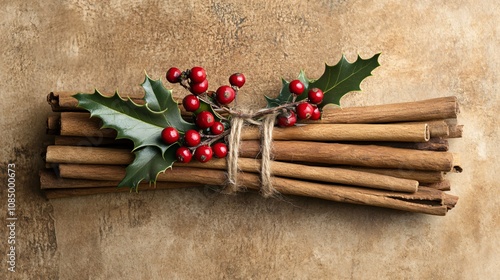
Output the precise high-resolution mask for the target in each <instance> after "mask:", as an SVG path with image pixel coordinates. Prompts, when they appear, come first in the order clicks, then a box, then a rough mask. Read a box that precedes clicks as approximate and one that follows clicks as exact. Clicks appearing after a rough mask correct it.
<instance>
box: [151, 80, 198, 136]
mask: <svg viewBox="0 0 500 280" xmlns="http://www.w3.org/2000/svg"><path fill="white" fill-rule="evenodd" d="M141 86H142V88H143V89H144V92H145V94H144V101H146V105H147V106H148V108H149V109H151V110H153V111H155V112H163V115H164V116H165V119H166V120H167V122H168V123H169V126H173V127H175V128H177V130H179V131H180V132H181V133H182V132H185V131H187V130H189V129H194V128H195V126H194V124H192V123H189V122H186V121H185V120H184V119H183V118H182V115H181V111H180V109H179V106H178V104H177V102H176V101H175V100H174V98H173V97H172V90H168V89H166V88H165V86H164V85H163V83H162V82H161V80H152V79H151V78H150V77H149V76H148V75H147V74H146V78H145V79H144V82H143V83H142V84H141Z"/></svg>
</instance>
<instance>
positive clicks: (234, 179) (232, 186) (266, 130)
mask: <svg viewBox="0 0 500 280" xmlns="http://www.w3.org/2000/svg"><path fill="white" fill-rule="evenodd" d="M251 115H252V113H249V114H242V115H241V116H238V115H234V116H233V118H232V119H231V132H230V134H229V137H228V142H229V153H228V156H227V174H228V182H227V187H226V193H230V194H232V193H236V192H238V191H239V190H240V188H241V186H240V185H239V184H238V158H239V150H240V142H241V137H240V136H241V130H242V128H243V126H244V124H245V123H250V124H253V125H257V126H259V127H260V134H261V145H260V149H261V155H262V158H261V166H260V176H261V194H262V196H264V197H269V196H273V195H274V194H275V193H276V190H275V189H274V188H273V186H272V181H271V176H272V174H271V160H272V141H273V139H272V137H273V128H274V120H275V119H276V114H269V115H266V116H265V117H264V119H263V121H262V122H259V121H256V120H254V119H252V118H250V117H248V116H251Z"/></svg>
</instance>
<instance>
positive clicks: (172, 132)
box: [161, 126, 179, 145]
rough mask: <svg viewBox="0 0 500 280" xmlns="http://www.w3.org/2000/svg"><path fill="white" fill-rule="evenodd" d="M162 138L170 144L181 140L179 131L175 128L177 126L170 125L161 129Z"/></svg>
mask: <svg viewBox="0 0 500 280" xmlns="http://www.w3.org/2000/svg"><path fill="white" fill-rule="evenodd" d="M161 139H163V142H165V143H167V144H168V145H170V144H173V143H175V142H177V140H179V131H177V129H175V127H172V126H169V127H165V128H164V129H163V130H162V131H161Z"/></svg>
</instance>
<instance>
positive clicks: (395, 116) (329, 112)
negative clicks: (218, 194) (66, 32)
mask: <svg viewBox="0 0 500 280" xmlns="http://www.w3.org/2000/svg"><path fill="white" fill-rule="evenodd" d="M73 94H74V93H73V92H60V93H50V94H49V95H48V97H47V100H48V102H49V104H50V105H51V106H52V110H53V114H52V115H50V116H49V117H48V120H47V132H48V133H49V134H53V135H54V142H53V143H51V145H48V146H47V150H46V154H45V161H46V167H47V168H46V169H44V170H41V172H40V182H41V188H42V190H44V192H45V193H46V195H47V197H49V198H59V197H66V196H74V195H88V194H97V193H107V192H118V191H129V189H126V188H117V187H116V186H117V185H118V182H119V181H120V180H121V179H122V178H123V177H124V176H125V167H126V165H128V164H130V163H131V162H132V161H133V159H134V155H133V153H131V148H132V145H131V143H129V142H128V141H126V140H115V136H116V132H115V131H114V130H112V129H100V127H101V123H100V120H99V119H94V118H90V115H89V113H87V112H85V111H83V110H81V109H79V108H77V101H76V100H75V99H74V98H73V97H71V95H73ZM130 98H132V99H133V100H134V101H136V102H137V103H141V102H143V101H142V99H141V97H140V96H130ZM179 100H181V99H179ZM458 112H459V108H458V102H457V100H456V98H455V97H443V98H435V99H429V100H423V101H415V102H407V103H397V104H387V105H376V106H365V107H351V108H327V107H325V108H324V111H323V114H322V119H321V121H319V122H318V121H315V122H314V123H312V122H311V123H307V122H304V123H303V124H301V125H298V126H295V127H291V128H275V129H274V130H273V143H272V151H273V161H271V164H270V167H269V169H270V172H271V174H272V179H271V181H272V185H273V187H274V189H275V190H276V191H278V192H279V193H281V194H289V195H299V196H309V197H316V198H321V199H326V200H331V201H337V202H347V203H354V204H362V205H372V206H378V207H385V208H391V209H398V210H403V211H411V212H418V213H425V214H432V215H445V214H446V213H447V211H448V210H450V209H452V208H453V207H454V206H455V204H456V203H457V200H458V197H456V196H454V195H451V194H449V193H447V191H449V190H450V188H451V186H450V182H449V181H448V180H447V179H446V178H445V177H446V174H447V173H448V172H454V171H455V172H461V168H460V162H459V157H458V155H457V154H455V153H451V152H449V151H448V148H449V145H448V139H449V138H459V137H461V136H462V129H463V126H461V125H458V124H457V115H458ZM185 117H186V118H189V117H190V116H189V114H187V113H186V114H185ZM259 139H260V134H259V129H258V128H257V127H253V126H246V127H244V129H243V131H242V134H241V144H240V150H239V159H238V168H239V170H240V173H239V174H238V182H239V184H241V185H242V186H243V187H244V188H245V189H249V190H256V191H259V188H260V177H259V171H260V164H261V162H260V160H259V155H260V142H259ZM226 167H227V163H226V160H225V159H217V160H212V161H209V162H207V163H196V162H191V163H189V164H177V163H176V164H174V166H173V168H172V169H169V170H167V171H166V172H165V173H162V174H160V175H159V177H158V179H157V183H156V185H155V186H150V185H149V184H147V183H144V184H143V185H141V186H140V187H139V189H140V190H150V189H164V188H184V187H199V186H204V185H216V186H223V185H224V184H225V183H226V181H227V175H226ZM207 171H209V172H207Z"/></svg>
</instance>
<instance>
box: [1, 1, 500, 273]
mask: <svg viewBox="0 0 500 280" xmlns="http://www.w3.org/2000/svg"><path fill="white" fill-rule="evenodd" d="M1 2H2V3H1V9H0V31H1V32H0V38H1V40H0V41H1V44H0V54H1V59H0V77H1V79H0V87H1V101H0V102H1V113H2V118H1V120H0V125H1V134H2V137H0V139H1V140H0V141H1V144H2V145H1V147H2V149H1V150H0V159H1V161H2V163H1V165H0V170H1V171H2V178H3V179H2V181H1V182H2V183H1V187H0V190H1V191H0V195H1V201H0V204H1V209H2V210H1V217H2V219H1V220H2V221H5V219H4V217H5V214H6V204H7V202H6V183H5V182H6V180H5V179H4V178H5V177H4V175H5V170H6V166H7V162H14V163H16V164H17V180H18V181H17V199H18V200H17V216H18V218H19V220H18V228H17V245H18V246H17V253H18V261H17V272H16V273H13V274H8V273H7V265H6V262H5V260H6V253H2V258H1V259H2V265H1V267H0V275H7V276H8V278H17V279H30V278H31V279H160V278H163V279H218V278H219V279H264V278H267V279H431V278H432V279H494V278H498V277H499V276H500V265H499V264H500V249H499V248H500V236H499V235H500V234H499V230H500V218H499V217H500V215H499V214H500V213H499V210H500V197H499V192H498V179H497V176H496V175H497V174H496V173H497V172H498V170H499V168H500V164H499V154H498V146H499V144H500V142H499V140H498V136H499V123H498V115H497V114H498V112H499V109H500V108H499V98H498V94H499V89H498V86H499V80H498V73H500V65H499V62H500V59H499V58H500V57H499V54H498V50H499V49H500V44H499V26H500V24H499V20H498V18H499V16H500V13H499V10H500V9H499V8H500V7H499V4H498V1H492V0H482V1H480V0H475V1H460V0H453V1H430V0H428V1H390V0H384V1H340V0H338V1H326V0H323V1H285V0H279V1H243V0H232V1H214V0H211V1H201V0H200V1H194V0H192V1H189V0H188V1H186V0H183V1H146V0H144V1H140V0H136V1H134V0H130V1H127V0H113V1H95V2H96V3H93V1H92V2H88V1H82V0H73V1H53V0H50V1H43V4H40V3H37V2H38V1H19V0H8V1H7V0H4V1H1ZM378 52H382V55H381V57H380V63H381V64H382V66H381V67H380V68H378V69H377V70H375V71H374V76H372V77H370V78H368V79H367V80H366V81H365V82H363V84H362V88H363V92H356V93H353V94H350V95H349V96H348V97H346V98H344V99H343V102H344V104H343V105H344V106H352V105H366V104H382V103H390V102H402V101H412V100H420V99H425V98H433V97H438V96H448V95H456V96H457V97H458V99H459V101H460V103H461V109H462V113H461V115H460V119H459V120H460V122H461V123H462V124H465V127H466V130H465V133H464V138H463V139H457V140H454V141H452V150H453V151H455V152H459V153H460V154H461V155H462V158H463V166H464V169H465V172H464V173H462V174H452V175H450V178H451V180H452V181H453V182H452V183H453V190H452V192H453V193H454V194H457V195H459V196H460V200H459V203H458V205H457V207H456V208H455V209H454V210H452V211H451V212H450V213H449V214H448V215H447V216H446V217H432V216H425V215H416V214H408V213H402V212H397V211H391V210H386V209H377V208H371V207H361V206H353V205H345V204H338V203H330V202H325V201H320V200H315V199H305V198H287V199H286V201H279V200H273V199H268V200H266V199H263V198H261V197H259V196H257V195H254V194H241V195H238V196H224V195H220V194H217V193H214V192H212V191H210V190H203V189H189V190H168V191H158V192H148V193H140V194H128V193H125V194H123V193H121V194H107V195H98V196H92V197H78V198H70V199H60V200H52V201H47V200H45V199H44V198H43V197H42V196H41V194H40V192H39V191H38V189H37V188H38V187H39V186H38V183H37V170H38V169H39V168H41V166H42V161H41V159H40V156H39V155H40V153H41V152H42V150H43V142H44V141H46V140H48V138H47V137H45V136H44V133H45V121H44V119H45V118H46V116H47V115H48V113H49V107H48V106H47V104H46V103H45V96H46V94H47V93H49V92H50V91H53V90H54V91H57V90H81V91H92V90H93V89H94V88H98V89H100V90H102V91H113V90H115V89H118V90H119V91H121V92H132V91H140V90H141V89H140V87H139V86H138V84H140V83H141V82H142V81H143V78H144V76H143V74H144V71H147V72H148V74H149V75H151V76H152V77H153V78H159V77H163V75H164V72H165V71H166V69H168V67H170V66H179V67H181V68H189V67H192V66H194V65H202V66H204V67H205V68H206V69H207V71H208V73H209V77H210V83H211V85H212V86H211V88H213V87H215V85H218V84H220V83H225V81H226V79H227V77H228V75H229V74H231V73H232V72H235V71H241V72H244V73H245V74H246V76H247V78H248V82H247V85H246V86H245V88H244V90H243V91H242V92H244V94H243V95H242V99H243V100H242V102H246V103H250V102H252V101H255V100H258V101H257V102H260V103H262V100H263V99H262V95H264V94H269V95H274V94H277V91H278V90H279V87H280V80H279V78H280V77H285V78H287V79H291V78H294V77H295V76H296V75H297V74H298V70H299V69H304V70H305V71H306V72H307V73H308V74H309V76H310V77H317V76H318V75H320V74H321V73H322V70H323V63H324V62H327V63H329V64H334V63H336V62H337V61H338V59H339V58H340V56H341V54H342V53H345V54H346V56H347V58H348V59H350V60H351V61H352V60H353V59H355V57H356V55H357V54H360V55H361V56H362V57H364V58H368V57H370V56H372V55H373V54H375V53H378ZM175 89H176V90H178V89H177V88H175ZM2 223H6V222H2ZM0 228H2V230H1V236H0V238H1V240H0V244H1V245H0V246H1V250H0V251H2V252H5V250H6V249H7V245H6V240H7V233H6V230H5V226H0ZM0 278H3V277H0ZM3 279H5V278H3Z"/></svg>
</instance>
